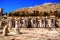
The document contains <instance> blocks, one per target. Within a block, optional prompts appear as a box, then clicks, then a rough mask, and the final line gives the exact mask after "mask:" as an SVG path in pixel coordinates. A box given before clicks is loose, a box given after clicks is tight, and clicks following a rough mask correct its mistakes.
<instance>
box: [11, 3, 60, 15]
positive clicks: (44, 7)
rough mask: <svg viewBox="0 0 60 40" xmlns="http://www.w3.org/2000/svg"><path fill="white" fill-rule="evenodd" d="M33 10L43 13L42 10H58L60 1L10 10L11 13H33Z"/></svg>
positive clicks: (59, 9) (51, 11)
mask: <svg viewBox="0 0 60 40" xmlns="http://www.w3.org/2000/svg"><path fill="white" fill-rule="evenodd" d="M34 11H38V13H40V14H41V13H44V12H48V13H54V11H58V12H60V3H58V4H52V3H44V4H42V5H37V6H34V7H28V8H21V9H20V8H19V9H17V10H15V11H13V12H11V13H12V14H15V13H19V14H22V13H25V14H31V13H34Z"/></svg>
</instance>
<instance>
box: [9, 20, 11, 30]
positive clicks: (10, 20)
mask: <svg viewBox="0 0 60 40" xmlns="http://www.w3.org/2000/svg"><path fill="white" fill-rule="evenodd" d="M8 25H9V30H10V29H11V28H12V22H11V20H9V23H8Z"/></svg>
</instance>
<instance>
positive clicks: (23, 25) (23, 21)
mask: <svg viewBox="0 0 60 40" xmlns="http://www.w3.org/2000/svg"><path fill="white" fill-rule="evenodd" d="M21 21H22V27H23V28H26V25H25V19H23V18H22V20H21Z"/></svg>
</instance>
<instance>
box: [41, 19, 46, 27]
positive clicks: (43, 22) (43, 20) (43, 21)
mask: <svg viewBox="0 0 60 40" xmlns="http://www.w3.org/2000/svg"><path fill="white" fill-rule="evenodd" d="M45 21H46V20H45V19H42V27H45Z"/></svg>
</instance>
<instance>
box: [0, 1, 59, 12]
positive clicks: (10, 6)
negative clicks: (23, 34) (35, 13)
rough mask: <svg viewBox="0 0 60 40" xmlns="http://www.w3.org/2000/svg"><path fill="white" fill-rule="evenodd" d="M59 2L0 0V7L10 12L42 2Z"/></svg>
mask: <svg viewBox="0 0 60 40" xmlns="http://www.w3.org/2000/svg"><path fill="white" fill-rule="evenodd" d="M47 2H51V3H60V0H0V8H3V10H4V13H5V12H12V11H14V10H16V9H18V8H24V7H30V6H35V5H41V4H43V3H47Z"/></svg>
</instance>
